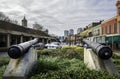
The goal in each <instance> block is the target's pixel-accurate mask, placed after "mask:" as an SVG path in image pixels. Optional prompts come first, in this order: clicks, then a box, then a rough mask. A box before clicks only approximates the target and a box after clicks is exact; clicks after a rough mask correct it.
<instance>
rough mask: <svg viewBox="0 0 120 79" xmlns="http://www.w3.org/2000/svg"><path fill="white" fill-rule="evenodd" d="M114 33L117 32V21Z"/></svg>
mask: <svg viewBox="0 0 120 79" xmlns="http://www.w3.org/2000/svg"><path fill="white" fill-rule="evenodd" d="M114 33H117V23H114Z"/></svg>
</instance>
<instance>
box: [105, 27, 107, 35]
mask: <svg viewBox="0 0 120 79" xmlns="http://www.w3.org/2000/svg"><path fill="white" fill-rule="evenodd" d="M105 34H107V26H106V27H105Z"/></svg>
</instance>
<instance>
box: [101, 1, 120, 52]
mask: <svg viewBox="0 0 120 79" xmlns="http://www.w3.org/2000/svg"><path fill="white" fill-rule="evenodd" d="M116 8H117V10H116V15H115V16H114V17H112V18H110V19H108V20H106V21H103V22H102V23H101V30H102V35H106V37H107V39H106V43H108V45H110V47H111V48H112V49H113V50H120V1H119V0H118V1H117V3H116Z"/></svg>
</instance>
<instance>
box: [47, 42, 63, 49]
mask: <svg viewBox="0 0 120 79" xmlns="http://www.w3.org/2000/svg"><path fill="white" fill-rule="evenodd" d="M45 47H46V48H48V49H58V48H61V47H62V46H61V44H60V43H59V42H52V43H50V44H46V45H45Z"/></svg>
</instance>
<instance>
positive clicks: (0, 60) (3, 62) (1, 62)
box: [0, 57, 10, 66]
mask: <svg viewBox="0 0 120 79" xmlns="http://www.w3.org/2000/svg"><path fill="white" fill-rule="evenodd" d="M9 59H10V58H9V57H1V58H0V66H3V65H6V64H8V63H9Z"/></svg>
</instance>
